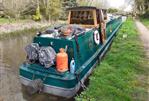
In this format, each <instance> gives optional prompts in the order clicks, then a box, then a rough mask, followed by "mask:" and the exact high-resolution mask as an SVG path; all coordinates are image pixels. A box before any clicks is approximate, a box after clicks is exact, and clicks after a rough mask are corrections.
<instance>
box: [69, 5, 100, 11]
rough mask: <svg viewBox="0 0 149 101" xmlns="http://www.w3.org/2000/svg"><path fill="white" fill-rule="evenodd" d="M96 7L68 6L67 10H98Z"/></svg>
mask: <svg viewBox="0 0 149 101" xmlns="http://www.w3.org/2000/svg"><path fill="white" fill-rule="evenodd" d="M96 9H97V8H96V7H92V6H79V7H72V8H68V9H67V10H96Z"/></svg>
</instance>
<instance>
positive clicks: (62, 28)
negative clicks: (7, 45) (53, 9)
mask: <svg viewBox="0 0 149 101" xmlns="http://www.w3.org/2000/svg"><path fill="white" fill-rule="evenodd" d="M68 13H69V14H68V24H63V25H59V26H54V27H50V28H48V29H47V30H45V31H42V32H39V33H37V35H35V37H34V38H33V42H32V43H31V44H29V45H27V46H26V47H25V51H26V54H27V59H26V60H25V62H23V63H22V65H20V68H19V77H20V81H21V84H23V85H24V86H25V87H27V89H28V91H30V93H35V92H38V91H42V92H45V93H49V94H52V95H56V96H61V97H66V98H71V97H73V96H74V95H75V94H76V93H77V92H78V90H79V89H80V88H81V87H83V86H84V82H85V80H86V79H87V77H88V76H89V75H90V74H91V73H92V70H93V69H94V68H95V66H96V65H97V63H98V62H99V61H100V60H101V58H102V56H103V55H104V54H105V52H106V51H107V49H108V47H109V46H110V44H111V43H112V40H113V39H114V37H115V36H116V32H117V31H118V29H119V27H120V26H121V24H122V18H121V17H118V18H115V19H113V20H110V21H107V13H106V10H105V9H98V8H96V7H90V6H89V7H88V6H81V7H73V8H69V9H68Z"/></svg>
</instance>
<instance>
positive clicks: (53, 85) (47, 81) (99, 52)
mask: <svg viewBox="0 0 149 101" xmlns="http://www.w3.org/2000/svg"><path fill="white" fill-rule="evenodd" d="M121 24H122V19H121V18H117V19H114V20H112V21H110V22H108V23H107V26H106V33H107V39H106V41H105V43H104V44H99V45H92V44H90V43H89V45H86V46H85V44H86V43H85V42H86V41H87V40H89V41H90V42H91V43H92V41H93V38H91V39H90V37H91V35H92V34H93V33H92V30H91V31H89V32H88V33H87V34H86V35H85V36H80V38H79V37H78V43H79V45H80V48H79V52H80V53H78V50H77V46H76V44H75V41H67V40H61V42H59V40H56V41H55V40H52V39H49V38H38V37H37V38H35V39H34V42H37V43H40V44H42V45H45V46H47V45H48V44H47V43H50V41H51V40H52V41H53V42H54V44H56V43H61V44H59V45H60V46H59V47H64V46H65V45H66V44H67V45H68V46H69V49H68V50H69V51H68V53H69V54H71V55H72V56H71V57H74V58H75V62H76V67H77V70H76V72H75V74H71V73H70V72H69V71H67V72H64V73H59V72H57V71H56V69H55V67H50V68H48V69H46V68H43V67H42V65H39V64H22V65H21V66H20V81H21V83H22V84H23V85H26V86H27V85H28V84H29V83H30V82H31V81H32V80H35V79H41V80H43V82H44V89H43V92H46V93H49V94H53V95H57V96H62V97H67V98H70V97H72V96H74V95H75V94H76V93H77V91H78V90H79V89H80V87H81V84H82V83H84V81H85V80H86V78H87V77H88V76H89V75H90V74H91V72H92V70H93V69H94V67H95V66H96V64H97V63H98V61H100V60H101V58H102V56H103V55H104V54H105V52H106V51H107V49H108V47H109V46H110V44H111V43H112V40H113V39H114V37H115V35H116V32H117V31H118V29H119V27H120V26H121ZM111 30H112V31H111ZM84 38H86V39H84ZM49 40H50V41H49ZM83 41H84V43H83ZM89 41H87V42H89ZM53 47H54V49H56V51H58V48H57V47H55V46H53ZM81 47H83V48H81ZM87 48H89V49H90V50H87ZM72 53H73V54H72Z"/></svg>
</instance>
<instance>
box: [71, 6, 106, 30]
mask: <svg viewBox="0 0 149 101" xmlns="http://www.w3.org/2000/svg"><path fill="white" fill-rule="evenodd" d="M68 11H69V16H68V23H69V24H77V25H81V26H82V27H85V28H88V27H98V26H99V25H101V23H102V22H105V20H107V10H106V9H97V8H96V7H74V8H69V9H68Z"/></svg>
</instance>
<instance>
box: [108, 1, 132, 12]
mask: <svg viewBox="0 0 149 101" xmlns="http://www.w3.org/2000/svg"><path fill="white" fill-rule="evenodd" d="M130 1H131V2H130ZM132 1H133V0H107V2H108V4H109V5H110V6H111V7H113V8H118V9H123V10H124V11H131V10H132V5H131V4H132Z"/></svg>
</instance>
